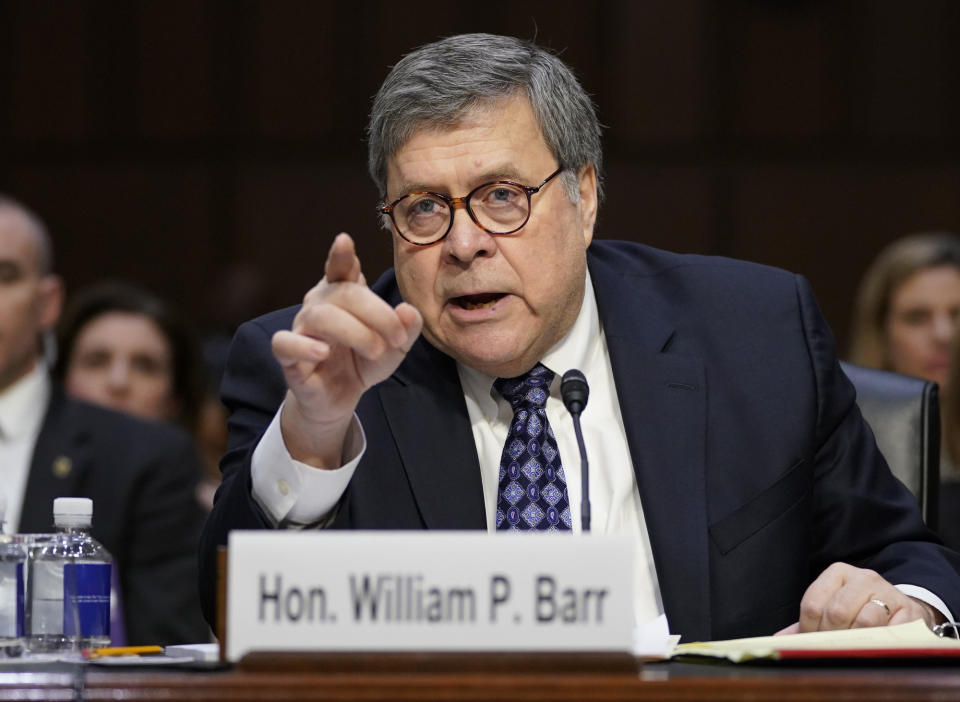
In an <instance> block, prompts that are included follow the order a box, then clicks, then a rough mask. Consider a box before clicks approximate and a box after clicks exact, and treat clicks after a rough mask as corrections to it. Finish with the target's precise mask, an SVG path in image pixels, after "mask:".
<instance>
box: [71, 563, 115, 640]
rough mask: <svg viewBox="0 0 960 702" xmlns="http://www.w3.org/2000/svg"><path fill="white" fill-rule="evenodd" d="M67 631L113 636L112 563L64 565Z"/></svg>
mask: <svg viewBox="0 0 960 702" xmlns="http://www.w3.org/2000/svg"><path fill="white" fill-rule="evenodd" d="M63 605H64V606H63V633H64V634H66V635H67V636H84V637H86V636H110V564H109V563H66V564H65V565H64V566H63Z"/></svg>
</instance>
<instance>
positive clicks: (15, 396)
mask: <svg viewBox="0 0 960 702" xmlns="http://www.w3.org/2000/svg"><path fill="white" fill-rule="evenodd" d="M49 399H50V376H49V375H48V374H47V367H46V365H45V364H43V363H40V362H38V363H37V364H36V365H35V366H34V368H33V370H32V371H30V372H29V373H27V374H26V375H25V376H23V377H22V378H20V380H18V381H16V382H15V383H14V384H13V385H11V386H10V387H8V388H7V389H6V390H4V391H3V392H0V437H2V438H3V439H5V440H12V439H19V438H21V437H23V436H25V435H26V434H28V433H29V432H31V431H35V430H36V428H37V427H39V426H40V423H41V422H42V421H43V415H44V412H46V410H47V401H48V400H49Z"/></svg>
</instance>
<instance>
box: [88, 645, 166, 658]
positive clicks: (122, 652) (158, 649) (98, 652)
mask: <svg viewBox="0 0 960 702" xmlns="http://www.w3.org/2000/svg"><path fill="white" fill-rule="evenodd" d="M158 653H163V646H107V647H105V648H94V649H85V650H84V651H83V657H84V658H102V657H104V656H152V655H156V654H158Z"/></svg>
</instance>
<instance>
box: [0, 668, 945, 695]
mask: <svg viewBox="0 0 960 702" xmlns="http://www.w3.org/2000/svg"><path fill="white" fill-rule="evenodd" d="M13 699H18V700H19V699H48V700H72V699H82V700H91V701H92V700H115V699H122V700H132V701H136V700H238V701H242V700H364V701H365V702H372V701H378V700H410V701H416V702H421V701H428V700H464V701H471V702H474V701H480V700H498V701H500V700H527V701H531V702H533V701H537V700H551V701H564V700H569V701H571V702H574V701H576V702H580V701H582V700H719V701H724V700H731V701H734V700H735V701H742V700H751V701H754V702H756V701H763V700H771V701H774V700H775V701H777V702H781V701H792V700H816V701H817V702H821V701H823V700H858V701H861V700H960V668H957V667H955V666H945V665H931V666H927V667H920V666H916V665H909V666H907V665H894V666H890V665H884V666H877V667H865V666H857V667H813V666H804V667H797V666H791V667H772V666H756V665H755V666H733V665H727V664H701V663H679V662H672V663H655V664H647V665H643V666H641V667H640V668H639V669H638V670H637V671H636V672H635V673H613V674H611V673H606V674H603V673H565V672H562V671H558V672H554V673H538V674H520V673H500V674H494V673H478V672H469V673H464V672H445V673H437V672H418V671H416V670H411V671H409V672H406V673H397V672H384V673H371V672H355V673H317V672H304V671H300V672H296V671H289V672H275V671H274V672H269V671H245V670H241V669H235V668H232V669H226V670H221V671H209V670H207V671H190V670H171V669H146V668H138V669H124V670H112V669H111V670H107V669H102V668H97V667H95V666H84V665H74V666H69V665H61V666H59V667H57V666H50V667H46V668H44V669H42V670H38V669H36V668H34V669H33V670H30V671H27V670H26V669H25V668H21V669H19V670H10V669H9V667H8V666H5V665H0V700H13Z"/></svg>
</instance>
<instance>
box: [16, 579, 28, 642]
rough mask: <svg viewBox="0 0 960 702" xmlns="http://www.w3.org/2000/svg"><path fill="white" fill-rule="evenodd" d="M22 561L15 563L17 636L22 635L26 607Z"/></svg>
mask: <svg viewBox="0 0 960 702" xmlns="http://www.w3.org/2000/svg"><path fill="white" fill-rule="evenodd" d="M23 566H24V564H23V563H17V638H20V637H22V636H23V623H24V621H25V619H24V614H25V612H26V611H27V608H26V596H27V588H26V587H25V585H24V580H23Z"/></svg>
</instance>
